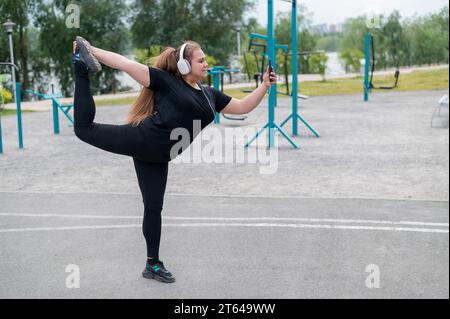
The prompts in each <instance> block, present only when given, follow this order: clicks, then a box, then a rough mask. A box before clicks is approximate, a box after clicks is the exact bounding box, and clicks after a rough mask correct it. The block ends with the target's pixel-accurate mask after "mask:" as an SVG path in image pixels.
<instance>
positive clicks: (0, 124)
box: [0, 111, 3, 154]
mask: <svg viewBox="0 0 450 319" xmlns="http://www.w3.org/2000/svg"><path fill="white" fill-rule="evenodd" d="M1 153H3V142H2V114H1V111H0V154H1Z"/></svg>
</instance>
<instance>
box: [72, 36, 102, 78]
mask: <svg viewBox="0 0 450 319" xmlns="http://www.w3.org/2000/svg"><path fill="white" fill-rule="evenodd" d="M75 41H76V42H77V49H78V52H79V53H80V60H81V62H83V63H84V64H86V66H87V67H88V68H89V70H90V71H92V72H99V71H101V70H102V65H101V64H100V62H98V60H97V58H96V57H95V56H94V55H93V54H92V52H91V45H90V44H89V42H87V41H86V40H85V39H83V38H82V37H76V40H75Z"/></svg>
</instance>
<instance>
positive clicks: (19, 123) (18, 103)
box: [0, 62, 23, 154]
mask: <svg viewBox="0 0 450 319" xmlns="http://www.w3.org/2000/svg"><path fill="white" fill-rule="evenodd" d="M1 65H6V66H10V67H13V68H15V69H16V71H19V68H18V67H17V65H15V64H14V63H10V62H0V66H1ZM15 90H16V110H17V132H18V137H19V148H20V149H22V148H23V136H22V110H21V95H20V83H19V82H17V83H15ZM1 153H3V142H2V127H1V110H0V154H1Z"/></svg>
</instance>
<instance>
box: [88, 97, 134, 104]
mask: <svg viewBox="0 0 450 319" xmlns="http://www.w3.org/2000/svg"><path fill="white" fill-rule="evenodd" d="M136 99H137V96H136V97H132V96H130V97H122V98H116V99H98V100H95V105H96V106H112V105H131V104H132V103H133V102H134V101H136Z"/></svg>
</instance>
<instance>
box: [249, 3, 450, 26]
mask: <svg viewBox="0 0 450 319" xmlns="http://www.w3.org/2000/svg"><path fill="white" fill-rule="evenodd" d="M297 3H299V4H304V5H305V6H306V7H307V9H308V11H309V12H312V13H313V24H321V23H327V24H337V23H342V22H344V21H345V19H346V18H349V17H356V16H359V15H363V14H365V13H369V12H376V13H380V14H389V13H391V12H392V11H393V10H395V9H397V10H399V11H400V13H401V15H402V17H410V16H412V15H414V13H417V14H419V15H423V14H426V13H430V12H436V11H438V10H439V9H441V8H442V7H444V6H445V5H448V0H339V1H336V0H298V2H297ZM274 8H275V13H276V12H277V11H290V8H291V4H290V3H289V2H285V1H282V0H274ZM254 12H255V13H257V14H258V15H257V16H256V14H253V15H249V16H254V17H256V18H258V21H259V23H260V24H262V25H265V24H267V0H257V7H256V10H254Z"/></svg>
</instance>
